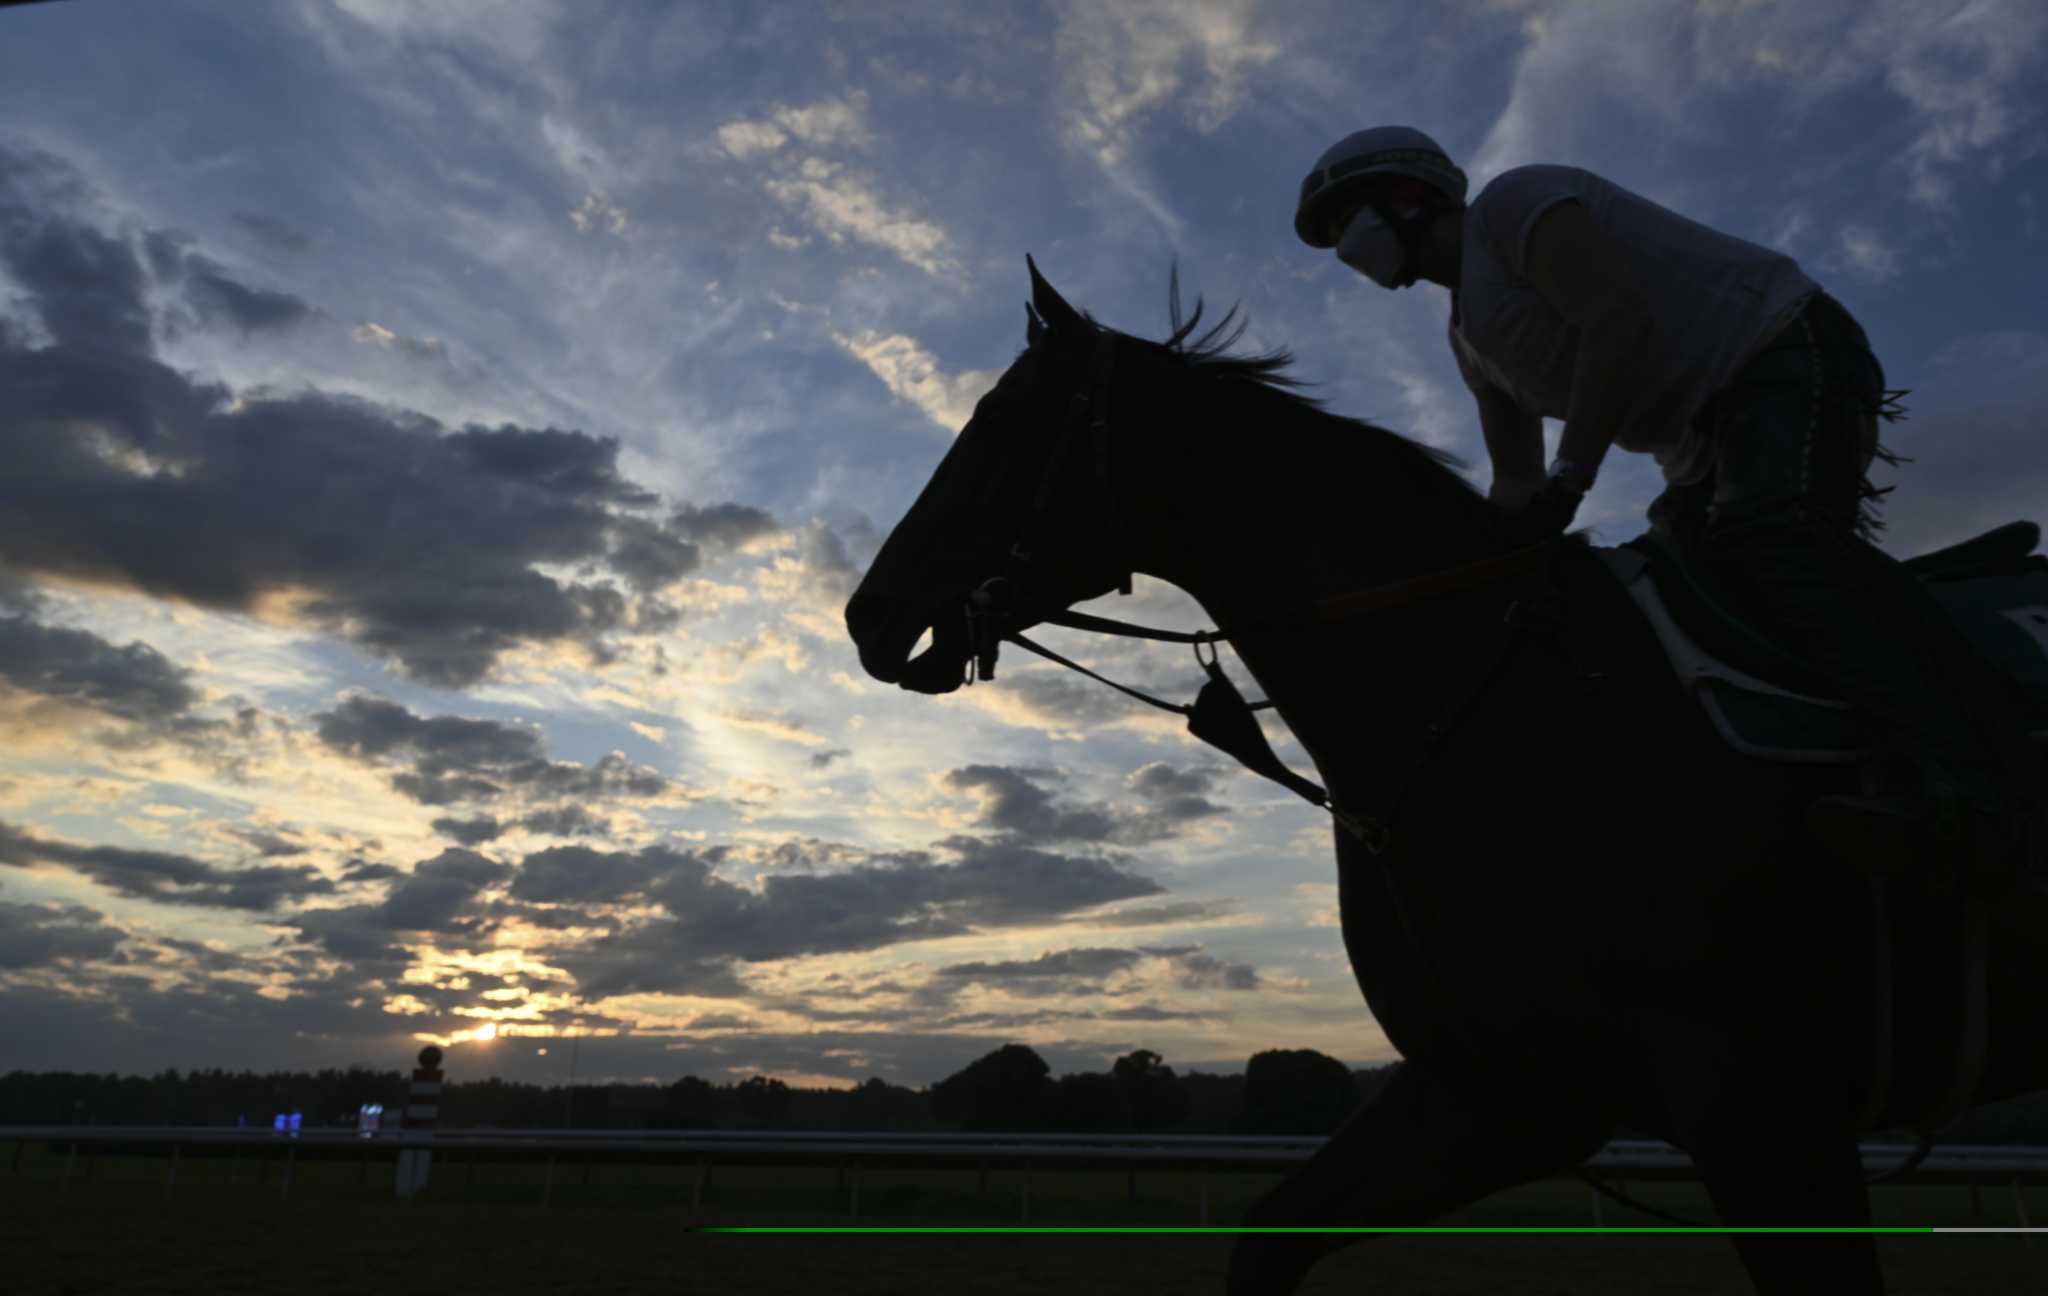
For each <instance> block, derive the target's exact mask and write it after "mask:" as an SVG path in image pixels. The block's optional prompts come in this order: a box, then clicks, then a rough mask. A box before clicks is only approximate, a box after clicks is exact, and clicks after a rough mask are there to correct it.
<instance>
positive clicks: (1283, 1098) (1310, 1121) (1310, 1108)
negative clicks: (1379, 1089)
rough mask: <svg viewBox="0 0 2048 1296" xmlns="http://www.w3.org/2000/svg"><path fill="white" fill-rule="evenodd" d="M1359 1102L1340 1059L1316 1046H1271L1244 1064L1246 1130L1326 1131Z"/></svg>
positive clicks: (1242, 1122)
mask: <svg viewBox="0 0 2048 1296" xmlns="http://www.w3.org/2000/svg"><path fill="white" fill-rule="evenodd" d="M1357 1106H1358V1087H1357V1085H1356V1084H1355V1083H1353V1081H1352V1079H1351V1072H1350V1071H1349V1070H1348V1069H1346V1067H1345V1066H1344V1064H1343V1063H1342V1062H1339V1061H1338V1060H1337V1059H1336V1058H1333V1057H1331V1056H1330V1055H1329V1054H1327V1053H1318V1052H1316V1051H1315V1050H1314V1049H1268V1050H1266V1051H1265V1052H1263V1053H1254V1054H1252V1056H1251V1060H1250V1061H1249V1062H1247V1063H1246V1064H1245V1068H1244V1112H1243V1115H1242V1117H1241V1118H1240V1119H1241V1128H1242V1129H1243V1130H1244V1132H1245V1133H1247V1134H1328V1133H1330V1132H1331V1131H1332V1130H1334V1129H1336V1128H1337V1126H1338V1125H1339V1124H1341V1123H1342V1122H1343V1120H1344V1118H1345V1117H1346V1116H1349V1115H1350V1114H1351V1112H1352V1110H1353V1109H1354V1108H1356V1107H1357Z"/></svg>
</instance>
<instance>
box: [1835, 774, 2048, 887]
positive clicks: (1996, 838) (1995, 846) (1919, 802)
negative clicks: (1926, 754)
mask: <svg viewBox="0 0 2048 1296" xmlns="http://www.w3.org/2000/svg"><path fill="white" fill-rule="evenodd" d="M1806 824H1807V827H1808V828H1809V829H1810V830H1811V831H1812V833H1813V835H1814V836H1815V837H1816V838H1818V839H1819V840H1820V842H1821V844H1822V845H1824V846H1826V847H1828V849H1830V850H1832V851H1833V852H1834V853H1835V854H1836V855H1837V856H1839V857H1840V858H1841V859H1843V860H1844V861H1846V862H1848V863H1850V864H1853V865H1856V866H1858V867H1860V868H1864V869H1868V870H1870V871H1871V872H1874V873H1883V874H1885V875H1887V876H1890V877H1908V876H1912V875H1914V874H1916V873H1917V874H1925V875H1931V877H1932V879H1933V882H1934V885H1935V886H1936V887H1937V888H1938V889H1940V890H1944V891H1946V890H1952V889H1954V888H1956V887H1958V886H1959V887H1961V889H1962V890H1964V891H1966V892H1967V893H1969V894H1970V895H1973V896H1976V897H1977V898H1978V899H1980V900H1994V901H1995V900H1999V899H2001V898H2003V897H2005V896H2007V895H2009V894H2011V893H2012V892H2013V891H2014V890H2015V889H2018V890H2021V891H2026V892H2029V893H2032V894H2034V895H2038V896H2042V897H2048V858H2044V850H2043V846H2044V834H2043V833H2042V832H2041V830H2040V826H2039V825H2038V824H2036V823H2034V822H2033V821H2032V819H2031V818H2030V817H2029V816H2027V815H2025V814H2000V813H1996V812H1992V811H1989V810H1981V809H1975V808H1972V807H1970V806H1967V805H1966V804H1964V803H1963V802H1962V801H1961V800H1960V798H1957V797H1955V796H1937V797H1927V798H1914V797H1873V796H1853V795H1838V796H1824V797H1821V798H1819V799H1818V800H1816V801H1815V802H1814V803H1813V804H1812V805H1810V806H1808V807H1807V809H1806Z"/></svg>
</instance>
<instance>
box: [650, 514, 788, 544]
mask: <svg viewBox="0 0 2048 1296" xmlns="http://www.w3.org/2000/svg"><path fill="white" fill-rule="evenodd" d="M669 527H670V529H672V530H673V531H675V532H676V533H677V534H678V535H681V536H684V537H686V538H688V539H690V540H693V541H695V542H696V543H698V544H702V545H706V546H709V547H711V548H715V549H738V548H741V547H742V546H744V545H746V544H747V543H749V542H750V541H753V540H758V539H760V538H762V537H764V536H772V535H777V534H779V533H780V532H781V530H782V527H781V525H780V524H779V523H777V522H776V521H775V519H774V518H773V517H771V516H770V515H769V514H767V513H765V512H763V511H762V510H760V509H757V508H752V507H750V506H748V505H745V504H732V503H726V504H713V505H711V506H709V507H708V508H698V507H696V506H695V505H690V504H685V505H684V506H683V507H682V508H680V509H678V510H677V511H676V513H675V515H674V516H673V517H671V518H670V519H669Z"/></svg>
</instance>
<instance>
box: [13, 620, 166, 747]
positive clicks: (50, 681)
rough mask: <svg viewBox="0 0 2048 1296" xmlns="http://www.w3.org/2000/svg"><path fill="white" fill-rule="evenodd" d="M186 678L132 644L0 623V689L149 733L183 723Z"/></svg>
mask: <svg viewBox="0 0 2048 1296" xmlns="http://www.w3.org/2000/svg"><path fill="white" fill-rule="evenodd" d="M190 677H191V672H190V671H187V670H185V669H184V668H182V667H180V666H177V665H175V664H173V663H172V662H171V660H170V659H169V658H167V657H165V656H164V655H163V654H162V653H160V652H158V651H157V650H156V649H154V648H152V647H150V646H149V645H148V644H146V643H143V642H141V641H140V640H137V641H135V642H133V643H130V644H129V645H127V646H126V647H125V648H117V647H115V646H114V645H113V644H111V643H109V642H107V641H106V640H105V639H102V638H100V637H99V636H98V635H96V634H92V633H90V632H88V631H85V630H68V629H63V628H60V627H57V626H47V625H41V624H38V623H36V622H34V621H31V620H29V619H27V618H26V617H20V616H9V617H0V681H5V682H6V683H8V684H10V685H12V686H14V687H15V688H18V689H22V690H25V691H27V692H30V693H37V694H40V695H42V696H44V697H47V698H52V699H55V700H57V701H60V702H69V703H74V704H76V705H79V706H86V707H91V708H92V709H94V710H96V711H100V712H104V713H105V714H107V715H110V716H113V717H114V718H115V719H118V720H125V721H129V722H131V723H133V724H137V725H140V726H143V727H145V728H148V729H154V730H170V729H173V728H175V727H177V726H178V725H179V723H180V722H182V721H186V720H187V716H186V712H188V711H189V710H191V708H192V706H193V705H194V704H195V703H196V702H198V700H199V694H198V691H197V690H195V689H194V688H193V687H192V686H191V685H190V684H189V683H187V682H186V681H187V680H188V679H190Z"/></svg>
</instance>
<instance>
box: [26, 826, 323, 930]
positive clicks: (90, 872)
mask: <svg viewBox="0 0 2048 1296" xmlns="http://www.w3.org/2000/svg"><path fill="white" fill-rule="evenodd" d="M37 864H59V865H62V866H64V867H65V868H68V869H71V870H73V871H74V872H78V873H82V874H84V875H85V876H86V877H89V878H91V879H92V880H93V881H95V882H97V883H99V884H100V885H101V886H103V887H106V888H107V889H108V890H110V891H113V892H114V893H115V894H117V895H123V896H130V897H133V898H135V899H139V900H155V901H157V902H159V903H162V904H178V905H196V906H204V907H210V908H217V909H244V910H253V911H257V912H268V911H270V910H274V909H276V908H278V907H279V906H280V905H282V904H285V903H287V902H292V901H298V900H304V899H307V898H308V897H311V896H323V895H332V894H334V891H335V885H334V883H333V882H330V881H329V880H328V879H326V878H324V877H322V876H321V875H320V874H319V873H318V872H317V871H316V870H314V869H313V868H311V867H309V866H307V865H295V866H289V867H287V866H283V865H264V866H262V867H259V868H242V869H231V868H221V867H219V866H218V865H214V864H208V863H206V862H204V861H203V860H196V859H193V858H192V857H190V856H188V855H173V854H171V853H169V852H166V851H146V850H129V849H127V848H126V847H121V846H74V845H71V844H70V843H68V842H56V841H47V840H43V839H40V838H37V837H35V836H33V835H31V834H29V833H28V832H26V831H24V830H22V829H20V828H17V827H14V826H13V825H11V824H7V823H0V865H7V866H10V867H13V868H21V869H25V868H31V867H33V866H35V865H37Z"/></svg>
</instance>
